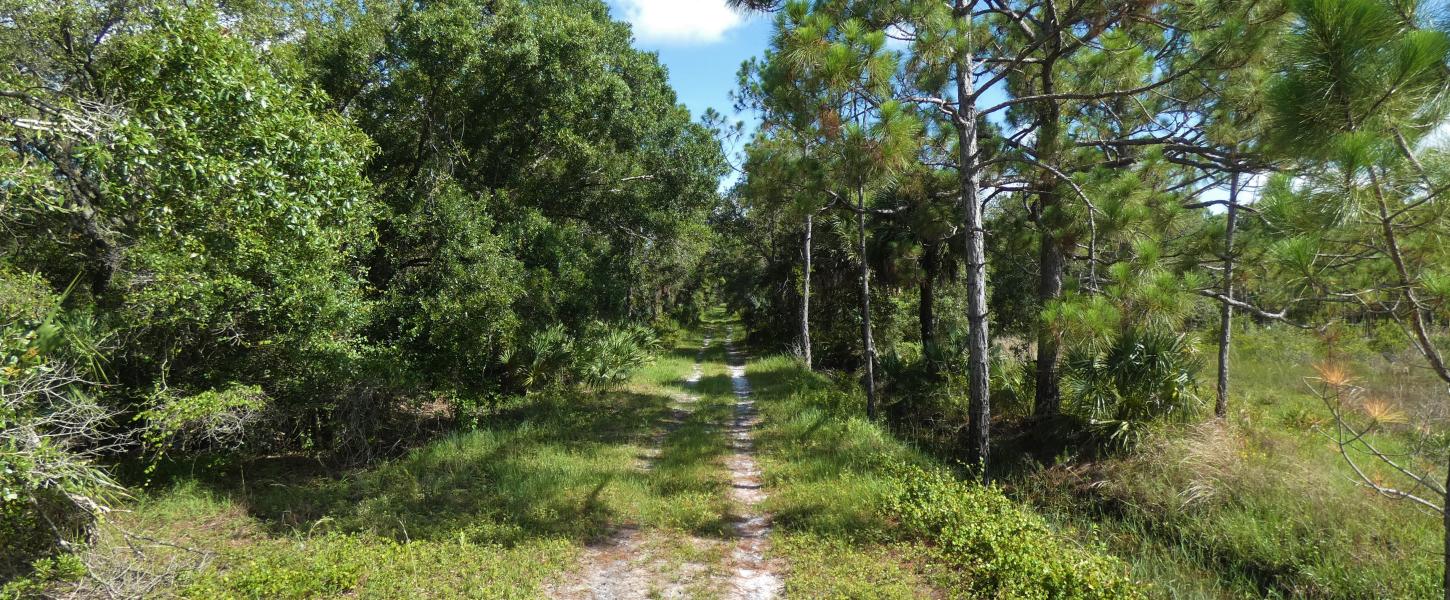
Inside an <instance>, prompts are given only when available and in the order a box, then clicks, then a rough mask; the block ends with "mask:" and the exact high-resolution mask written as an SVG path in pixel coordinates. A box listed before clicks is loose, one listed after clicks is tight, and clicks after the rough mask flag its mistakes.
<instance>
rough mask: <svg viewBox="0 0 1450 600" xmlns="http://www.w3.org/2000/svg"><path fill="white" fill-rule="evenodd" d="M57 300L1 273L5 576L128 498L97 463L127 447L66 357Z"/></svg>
mask: <svg viewBox="0 0 1450 600" xmlns="http://www.w3.org/2000/svg"><path fill="white" fill-rule="evenodd" d="M67 326H68V323H67V322H66V320H65V319H64V315H62V314H61V312H60V308H59V299H58V298H56V297H54V296H53V295H51V294H50V293H49V292H48V291H47V290H46V288H45V285H44V283H43V281H42V280H41V279H40V278H39V277H36V276H31V275H19V274H14V273H10V272H7V271H3V270H0V547H3V548H5V552H4V553H3V555H0V577H3V576H10V575H15V574H18V573H22V572H24V571H26V570H28V569H29V568H30V565H31V564H32V562H33V561H35V560H37V559H42V558H45V557H48V556H53V555H56V554H58V553H60V552H63V551H66V550H69V549H70V548H71V547H72V546H73V545H74V544H75V543H76V542H78V541H81V540H84V539H87V538H88V537H89V536H90V534H91V532H92V530H93V527H94V525H95V523H96V520H97V518H99V517H100V516H101V515H102V514H103V513H104V512H105V511H106V507H107V506H108V505H110V504H111V502H113V501H114V500H116V499H117V497H118V496H120V495H121V493H122V489H121V487H120V486H119V485H117V484H116V483H115V482H114V481H113V480H112V479H111V477H110V475H109V474H108V473H107V472H106V471H105V470H104V469H103V468H101V467H100V466H97V465H96V464H95V462H94V460H95V459H96V458H97V457H99V456H101V455H104V454H105V453H107V452H110V451H113V450H115V449H117V448H119V447H120V446H123V445H125V444H126V442H127V440H126V439H124V438H121V437H117V436H115V435H113V434H111V433H109V431H110V429H111V428H110V427H109V425H110V421H111V417H112V414H113V413H112V411H110V410H108V409H107V408H106V407H104V406H102V405H101V404H100V403H99V402H97V401H96V399H95V398H94V397H93V396H92V395H90V394H88V393H86V388H87V387H88V384H87V383H86V381H85V380H84V378H83V377H82V375H81V374H80V372H78V371H77V370H76V369H75V368H73V367H72V366H71V365H72V364H73V363H74V362H76V361H75V359H74V357H72V356H69V355H68V353H67V350H68V348H67V344H66V340H67V334H66V329H67Z"/></svg>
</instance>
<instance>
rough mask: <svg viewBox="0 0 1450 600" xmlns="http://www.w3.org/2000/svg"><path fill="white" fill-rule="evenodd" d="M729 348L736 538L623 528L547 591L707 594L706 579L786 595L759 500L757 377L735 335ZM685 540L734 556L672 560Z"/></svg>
mask: <svg viewBox="0 0 1450 600" xmlns="http://www.w3.org/2000/svg"><path fill="white" fill-rule="evenodd" d="M726 339H727V340H728V339H729V338H728V336H727V338H726ZM710 342H711V340H710V338H708V337H707V338H705V340H704V344H702V345H701V347H700V352H699V353H698V354H697V355H696V357H695V364H694V367H693V368H692V369H691V372H690V374H689V375H688V376H687V377H686V378H685V383H686V385H687V386H688V387H690V388H694V387H695V386H696V385H698V384H699V382H700V378H701V377H702V375H703V369H702V367H701V364H700V361H701V360H703V358H704V354H705V350H706V348H709V347H710ZM726 353H727V355H728V359H727V367H728V369H729V372H730V383H731V387H732V388H733V390H734V392H735V399H736V401H735V411H734V415H733V419H732V420H731V422H730V423H729V427H728V433H729V435H730V448H731V454H730V455H729V456H727V457H726V459H725V466H726V467H727V468H728V469H729V471H730V485H731V489H730V494H731V498H732V499H733V500H734V501H735V504H736V511H737V516H736V519H735V521H734V533H735V537H734V539H728V540H720V539H711V538H702V537H698V536H686V538H685V539H684V540H674V541H673V542H672V541H671V540H668V539H666V538H665V537H663V536H661V535H659V534H655V533H653V532H648V531H641V530H640V529H638V528H636V527H621V528H620V529H618V530H616V531H615V532H614V533H613V534H611V535H610V536H609V538H607V539H606V540H604V541H603V542H601V543H597V544H592V545H590V547H588V548H586V549H585V551H584V556H583V557H582V558H581V560H580V567H579V569H578V570H576V572H575V573H574V574H573V575H572V576H571V577H570V578H569V581H568V582H566V583H563V584H560V585H556V586H552V587H551V588H549V589H546V590H545V594H546V595H547V596H549V597H551V598H563V599H569V600H585V599H589V600H643V599H646V598H693V597H698V596H699V594H700V592H701V588H702V585H703V586H704V588H705V589H707V590H709V594H708V595H711V596H714V595H716V594H718V595H719V596H720V597H724V598H727V599H730V600H764V599H769V598H775V597H777V596H779V595H780V593H781V589H782V584H781V580H780V577H779V576H778V575H777V574H776V571H777V569H776V568H775V567H774V565H772V564H771V563H770V561H767V560H766V559H765V554H766V553H767V549H768V541H767V539H766V534H767V533H768V532H769V531H770V517H769V515H766V514H765V513H763V512H761V511H760V510H759V508H758V506H757V505H758V504H759V503H760V502H761V501H762V500H764V499H765V494H764V492H763V491H761V482H760V469H759V467H757V466H756V464H755V458H754V440H753V430H754V428H755V426H756V424H757V423H758V422H759V420H760V419H759V416H758V415H757V414H756V411H755V403H754V400H753V399H752V398H751V394H750V382H749V381H748V380H747V379H746V378H745V367H744V359H743V356H742V355H741V354H740V353H738V352H736V351H735V350H734V348H733V347H732V346H731V344H730V343H729V342H728V341H727V342H726ZM697 400H699V398H698V396H694V395H684V396H681V397H678V398H676V399H675V402H674V404H673V405H672V406H671V408H670V412H671V414H670V417H669V418H668V420H667V421H666V424H665V428H664V431H662V432H661V433H659V434H658V435H656V436H655V439H654V440H653V443H652V444H651V448H650V450H649V452H648V453H647V454H646V456H645V464H643V465H642V466H641V468H642V469H645V470H648V469H651V468H653V465H654V463H656V462H657V461H658V460H659V457H660V447H661V444H662V442H663V440H664V437H665V436H666V435H668V433H669V432H670V431H673V430H674V428H676V427H678V426H679V425H680V424H681V423H683V422H684V421H685V420H686V419H688V418H689V416H690V414H691V412H692V411H693V409H694V407H693V404H694V403H695V402H696V401H697ZM679 543H684V544H688V545H689V546H691V547H692V549H693V550H696V551H699V550H708V549H711V548H720V547H722V546H723V547H724V548H723V549H724V550H726V552H722V554H728V558H727V559H726V560H727V564H725V565H723V566H724V567H725V568H724V571H723V572H722V571H721V569H720V567H721V566H722V565H712V564H701V563H694V562H690V561H683V562H682V561H679V560H671V556H670V554H671V553H673V552H678V551H679V547H678V544H679ZM672 544H673V547H672ZM693 554H696V555H700V554H701V553H700V552H693ZM704 554H709V553H708V552H706V553H704Z"/></svg>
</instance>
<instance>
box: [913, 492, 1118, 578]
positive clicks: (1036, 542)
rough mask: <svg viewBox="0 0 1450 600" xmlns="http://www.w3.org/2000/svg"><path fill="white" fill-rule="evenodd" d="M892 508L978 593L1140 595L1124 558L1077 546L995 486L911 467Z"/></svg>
mask: <svg viewBox="0 0 1450 600" xmlns="http://www.w3.org/2000/svg"><path fill="white" fill-rule="evenodd" d="M887 506H888V510H889V511H890V514H892V515H894V516H895V517H896V518H897V519H898V520H899V522H900V526H901V528H902V530H903V532H905V533H907V534H908V535H911V536H914V537H918V538H922V539H924V540H926V541H928V542H930V543H931V548H932V549H933V552H934V553H935V554H936V555H937V556H938V557H939V559H940V560H943V561H946V562H948V563H950V564H952V565H953V566H956V567H958V568H961V569H963V570H964V571H965V572H964V573H963V574H964V576H965V577H964V580H965V581H966V585H967V586H968V590H966V591H967V595H968V596H970V597H975V598H1061V599H1072V598H1140V597H1143V594H1142V593H1141V592H1140V591H1138V590H1137V589H1136V587H1135V585H1134V583H1133V581H1132V579H1130V578H1129V577H1128V576H1127V567H1126V565H1124V564H1123V563H1121V562H1120V561H1119V560H1117V559H1115V558H1112V557H1110V556H1108V555H1106V554H1104V553H1102V552H1098V551H1095V550H1093V549H1082V548H1075V547H1073V546H1071V545H1066V544H1065V540H1063V539H1062V538H1061V537H1059V536H1057V535H1055V534H1054V533H1053V532H1052V531H1051V530H1050V529H1049V528H1048V526H1047V523H1046V522H1045V521H1043V520H1042V518H1041V517H1039V516H1037V515H1036V514H1035V513H1032V512H1030V511H1028V510H1026V509H1023V508H1022V507H1020V506H1018V505H1017V504H1016V503H1015V502H1013V501H1012V500H1010V499H1008V498H1007V497H1006V496H1004V495H1003V494H1002V493H1001V491H999V490H998V489H997V488H995V487H983V486H980V485H976V484H972V483H968V482H963V481H960V480H957V479H956V478H954V477H952V476H951V475H950V474H949V473H947V472H945V471H943V470H940V469H936V470H926V469H923V468H920V467H914V466H913V467H904V468H903V469H902V473H901V475H900V483H899V488H898V490H897V493H896V494H895V496H894V497H893V498H891V499H889V500H888V504H887Z"/></svg>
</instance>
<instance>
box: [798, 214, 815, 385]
mask: <svg viewBox="0 0 1450 600" xmlns="http://www.w3.org/2000/svg"><path fill="white" fill-rule="evenodd" d="M814 221H815V216H814V215H813V214H812V213H810V212H807V213H806V235H805V243H804V244H803V245H802V246H801V255H802V257H803V260H804V267H805V272H804V273H803V274H802V275H801V359H802V360H804V361H805V362H806V368H807V369H811V368H813V364H814V363H812V362H811V233H812V229H814Z"/></svg>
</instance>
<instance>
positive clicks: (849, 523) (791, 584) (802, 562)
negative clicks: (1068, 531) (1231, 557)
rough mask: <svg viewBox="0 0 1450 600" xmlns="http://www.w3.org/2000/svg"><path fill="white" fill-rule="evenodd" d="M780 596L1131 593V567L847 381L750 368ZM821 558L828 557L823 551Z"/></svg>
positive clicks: (772, 365) (785, 362)
mask: <svg viewBox="0 0 1450 600" xmlns="http://www.w3.org/2000/svg"><path fill="white" fill-rule="evenodd" d="M747 375H748V376H749V377H750V379H751V381H752V384H753V385H754V387H755V393H756V396H757V403H758V405H759V406H760V407H761V409H762V411H763V413H764V415H765V419H764V423H765V424H764V427H763V429H762V430H761V432H760V433H759V434H758V440H759V443H760V447H761V451H762V464H763V468H764V472H765V477H766V485H767V488H769V489H770V490H771V497H770V500H769V501H768V502H769V504H768V507H769V510H770V511H771V512H772V513H773V514H774V515H775V520H776V523H777V525H778V529H777V536H778V537H777V541H776V542H775V544H776V547H777V548H778V550H777V551H778V552H780V553H781V555H782V556H783V557H784V558H785V559H787V561H788V562H790V563H791V565H792V569H791V571H790V573H789V574H788V576H787V578H786V594H787V596H790V597H796V596H801V597H821V598H835V597H860V596H863V595H864V596H869V597H902V598H906V597H920V596H923V595H940V594H945V595H947V596H950V597H959V598H1133V597H1138V596H1140V595H1141V593H1142V592H1141V591H1140V590H1139V586H1138V585H1137V584H1136V583H1134V581H1133V580H1132V579H1130V578H1129V577H1128V575H1127V572H1128V567H1127V565H1125V564H1124V563H1122V562H1121V561H1119V560H1118V559H1116V558H1113V557H1111V556H1109V555H1107V554H1106V553H1104V552H1103V551H1102V549H1101V548H1098V547H1096V546H1093V545H1091V544H1083V543H1079V542H1078V541H1076V540H1074V539H1070V538H1068V537H1064V536H1063V535H1060V534H1059V533H1058V532H1056V531H1054V530H1053V529H1052V528H1051V527H1050V526H1049V524H1048V523H1047V522H1046V521H1044V520H1042V519H1041V518H1040V517H1038V516H1037V515H1035V514H1034V513H1033V512H1032V511H1031V510H1030V509H1028V508H1025V507H1023V506H1021V505H1019V504H1017V503H1016V502H1014V501H1012V500H1009V499H1007V498H1006V497H1005V496H1004V495H1003V494H1002V492H1001V491H1000V490H998V489H997V488H995V487H983V486H980V485H977V484H974V483H966V482H963V481H960V480H959V479H957V477H956V476H955V475H954V474H953V473H952V472H951V470H950V469H948V468H947V467H945V466H943V465H941V464H940V463H937V462H936V461H933V460H931V459H929V458H928V457H926V456H925V455H923V454H921V453H919V452H917V451H915V450H913V449H912V448H910V447H908V446H907V445H905V444H903V443H902V442H901V441H899V440H897V439H896V438H894V437H892V436H891V435H890V434H889V433H887V432H886V431H885V430H884V429H883V428H882V427H881V426H879V425H876V424H873V423H870V422H869V421H867V420H866V419H865V416H864V415H865V407H864V401H863V400H862V399H861V397H860V395H859V393H858V392H856V391H855V389H854V387H853V386H852V385H851V383H850V382H837V381H833V380H831V379H829V378H827V377H825V376H823V375H819V374H814V373H811V372H809V371H807V370H805V369H804V368H803V367H801V366H800V365H799V364H798V363H796V362H795V361H793V360H791V359H789V358H786V357H772V358H767V359H764V360H761V361H757V362H753V363H751V364H750V366H749V369H748V370H747ZM823 557H830V558H829V560H825V559H823Z"/></svg>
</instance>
